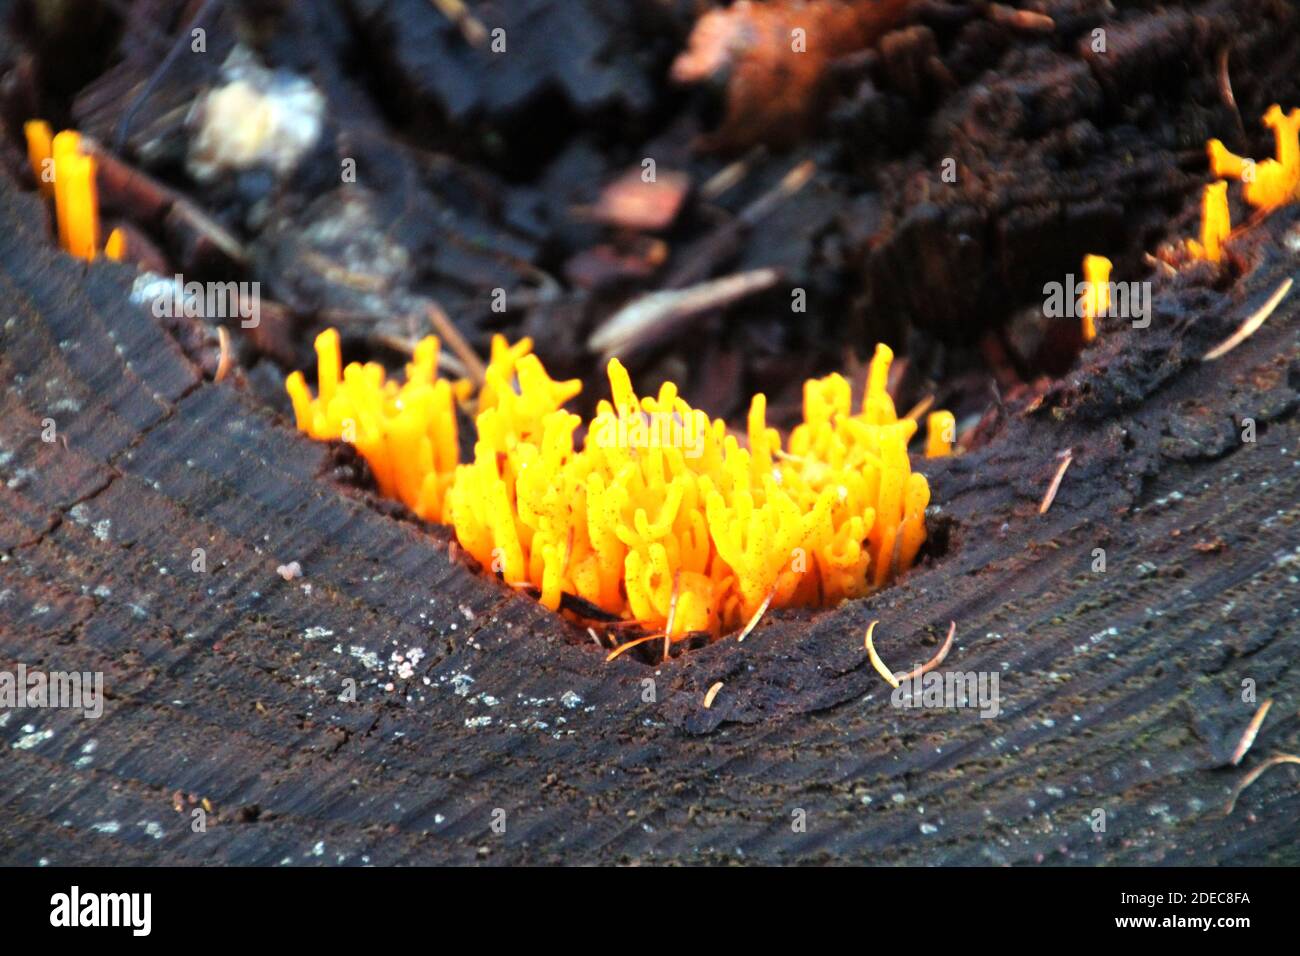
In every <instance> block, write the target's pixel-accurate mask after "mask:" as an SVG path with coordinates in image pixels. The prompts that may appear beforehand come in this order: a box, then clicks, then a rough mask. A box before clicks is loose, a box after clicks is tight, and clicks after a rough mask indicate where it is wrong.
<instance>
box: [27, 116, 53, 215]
mask: <svg viewBox="0 0 1300 956" xmlns="http://www.w3.org/2000/svg"><path fill="white" fill-rule="evenodd" d="M23 133H24V135H26V137H27V161H28V162H29V163H31V166H32V174H33V175H34V176H35V177H36V183H37V185H38V186H40V189H41V192H42V193H44V194H45V195H46V196H47V197H53V196H54V179H53V177H54V165H53V159H54V134H53V133H52V132H51V131H50V124H49V123H47V122H45V120H28V121H27V122H26V123H24V124H23Z"/></svg>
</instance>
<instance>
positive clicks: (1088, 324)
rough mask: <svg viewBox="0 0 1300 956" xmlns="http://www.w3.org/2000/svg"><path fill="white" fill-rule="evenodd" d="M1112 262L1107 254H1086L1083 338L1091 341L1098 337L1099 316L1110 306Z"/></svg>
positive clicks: (1084, 260) (1084, 258)
mask: <svg viewBox="0 0 1300 956" xmlns="http://www.w3.org/2000/svg"><path fill="white" fill-rule="evenodd" d="M1110 270H1111V262H1110V260H1109V259H1107V258H1106V257H1105V256H1084V257H1083V277H1084V280H1085V281H1086V283H1087V285H1086V286H1085V287H1084V290H1083V293H1082V295H1081V296H1080V303H1079V306H1080V311H1081V312H1082V315H1083V340H1084V341H1085V342H1091V341H1092V340H1093V339H1095V338H1096V337H1097V316H1099V315H1105V314H1106V312H1107V310H1108V309H1109V308H1110Z"/></svg>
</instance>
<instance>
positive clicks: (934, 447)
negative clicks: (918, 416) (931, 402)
mask: <svg viewBox="0 0 1300 956" xmlns="http://www.w3.org/2000/svg"><path fill="white" fill-rule="evenodd" d="M956 437H957V420H956V419H955V418H953V415H952V412H942V411H940V412H931V413H930V415H929V417H928V418H926V420H925V457H926V458H943V457H944V456H946V455H951V454H952V443H953V441H954V440H955V439H956Z"/></svg>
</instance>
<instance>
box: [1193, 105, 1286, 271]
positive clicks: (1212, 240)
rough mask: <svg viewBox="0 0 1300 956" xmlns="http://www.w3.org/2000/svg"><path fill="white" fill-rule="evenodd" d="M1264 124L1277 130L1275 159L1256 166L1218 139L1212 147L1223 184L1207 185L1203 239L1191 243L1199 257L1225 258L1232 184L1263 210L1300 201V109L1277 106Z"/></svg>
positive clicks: (1212, 159) (1214, 168)
mask: <svg viewBox="0 0 1300 956" xmlns="http://www.w3.org/2000/svg"><path fill="white" fill-rule="evenodd" d="M1263 122H1264V125H1265V126H1267V127H1268V128H1269V129H1271V130H1272V131H1273V137H1274V141H1275V144H1276V146H1275V152H1276V158H1274V159H1263V160H1260V161H1258V162H1256V161H1255V160H1253V159H1247V158H1244V157H1241V156H1237V155H1235V154H1234V153H1231V152H1229V151H1228V148H1227V147H1226V146H1224V145H1223V143H1222V142H1221V141H1220V140H1217V139H1212V140H1210V141H1209V143H1207V144H1206V153H1207V154H1208V155H1209V158H1210V170H1211V172H1213V173H1214V175H1215V176H1217V177H1219V182H1215V183H1210V184H1209V185H1207V186H1206V187H1205V193H1204V194H1203V196H1202V199H1201V238H1200V240H1199V241H1197V240H1195V239H1190V240H1188V242H1187V249H1188V251H1189V252H1190V253H1191V255H1192V256H1193V257H1194V258H1197V259H1204V260H1206V261H1208V262H1214V263H1218V262H1221V261H1222V259H1223V242H1224V240H1225V239H1227V238H1228V234H1229V233H1230V232H1231V231H1232V221H1231V217H1230V215H1229V212H1228V183H1227V182H1226V180H1229V179H1233V180H1237V181H1238V182H1240V183H1241V184H1242V191H1241V195H1242V198H1243V199H1245V200H1246V202H1247V204H1249V205H1251V206H1253V207H1254V208H1256V209H1258V210H1260V211H1262V212H1268V211H1270V210H1273V209H1278V208H1280V207H1282V206H1285V205H1288V204H1290V203H1293V202H1297V201H1300V109H1293V110H1291V112H1290V113H1283V112H1282V107H1280V106H1279V105H1277V104H1276V103H1274V104H1273V105H1272V106H1270V107H1269V108H1268V112H1266V113H1265V114H1264V120H1263Z"/></svg>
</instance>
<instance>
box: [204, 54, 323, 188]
mask: <svg viewBox="0 0 1300 956" xmlns="http://www.w3.org/2000/svg"><path fill="white" fill-rule="evenodd" d="M221 72H222V78H223V79H224V80H225V82H224V83H223V84H222V85H221V86H218V87H216V88H215V89H212V90H209V91H208V92H207V93H205V94H204V95H203V96H201V97H199V99H198V100H197V101H195V104H194V106H193V108H192V109H191V111H190V115H189V118H188V120H187V122H188V124H189V126H190V127H191V129H193V130H194V135H193V137H192V138H191V139H190V144H189V154H188V156H187V157H186V168H187V169H188V171H189V173H190V175H191V176H193V177H194V178H195V179H196V180H197V181H199V182H209V181H211V180H213V179H216V178H218V177H219V176H221V175H223V174H224V173H227V172H239V171H243V170H249V169H268V170H270V171H271V172H273V173H274V174H275V175H276V176H277V177H281V178H283V177H285V176H287V175H288V174H289V173H291V172H293V170H294V169H295V168H296V167H297V166H298V163H299V162H300V161H301V160H302V158H303V156H305V155H306V154H307V151H308V150H310V149H311V148H312V147H313V146H314V145H315V144H316V141H317V140H318V139H320V135H321V130H322V128H323V125H324V116H325V97H324V96H322V95H321V93H320V91H319V90H317V89H316V87H315V85H313V84H312V82H311V81H310V80H307V79H305V78H303V77H301V76H297V75H295V74H293V73H290V72H288V71H286V70H275V71H272V70H268V69H267V68H266V67H264V66H262V65H261V64H260V63H259V62H258V61H257V57H256V55H255V54H254V53H253V52H252V51H251V50H249V49H248V48H247V47H244V46H236V47H235V49H234V50H232V51H231V53H230V56H229V57H227V58H226V62H225V63H224V64H222V67H221Z"/></svg>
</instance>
